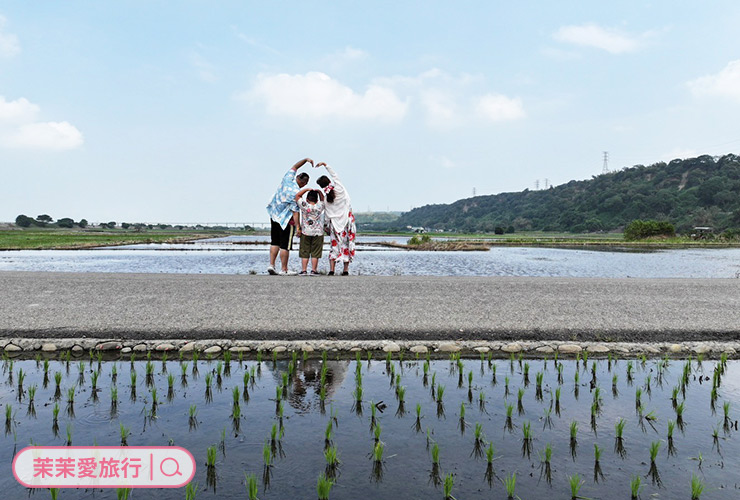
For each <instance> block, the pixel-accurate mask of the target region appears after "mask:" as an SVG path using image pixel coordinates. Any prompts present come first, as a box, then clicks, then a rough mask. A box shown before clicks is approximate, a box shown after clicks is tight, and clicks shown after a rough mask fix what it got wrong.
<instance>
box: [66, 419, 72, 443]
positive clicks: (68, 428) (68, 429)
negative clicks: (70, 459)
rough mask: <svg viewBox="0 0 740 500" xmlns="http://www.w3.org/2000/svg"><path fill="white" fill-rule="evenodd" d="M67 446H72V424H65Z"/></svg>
mask: <svg viewBox="0 0 740 500" xmlns="http://www.w3.org/2000/svg"><path fill="white" fill-rule="evenodd" d="M66 442H67V446H72V424H67V441H66Z"/></svg>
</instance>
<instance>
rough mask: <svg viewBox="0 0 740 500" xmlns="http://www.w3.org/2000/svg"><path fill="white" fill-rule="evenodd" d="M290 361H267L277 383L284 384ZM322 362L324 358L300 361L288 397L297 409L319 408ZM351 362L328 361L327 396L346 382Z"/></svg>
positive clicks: (302, 410) (301, 410) (289, 401)
mask: <svg viewBox="0 0 740 500" xmlns="http://www.w3.org/2000/svg"><path fill="white" fill-rule="evenodd" d="M288 363H289V361H288V360H280V361H276V362H275V363H266V365H268V367H269V368H270V370H271V372H272V377H273V379H274V380H275V384H276V385H280V384H282V382H283V381H282V374H283V373H286V372H287V371H288ZM322 364H323V360H321V359H307V360H305V361H300V362H299V363H298V366H297V367H296V370H295V373H294V374H293V378H292V380H291V388H290V392H289V394H288V398H287V402H288V404H289V405H290V406H292V407H293V408H295V409H296V410H297V411H299V412H310V411H311V410H312V409H314V408H319V405H320V400H319V392H320V391H321V366H322ZM349 364H350V361H349V360H341V361H332V360H329V361H327V366H328V370H327V372H326V384H325V385H324V387H325V389H326V397H327V398H329V397H331V396H332V395H333V394H334V393H335V392H336V390H337V389H338V388H339V387H340V386H341V385H342V383H343V382H344V379H345V377H346V376H347V371H348V370H349Z"/></svg>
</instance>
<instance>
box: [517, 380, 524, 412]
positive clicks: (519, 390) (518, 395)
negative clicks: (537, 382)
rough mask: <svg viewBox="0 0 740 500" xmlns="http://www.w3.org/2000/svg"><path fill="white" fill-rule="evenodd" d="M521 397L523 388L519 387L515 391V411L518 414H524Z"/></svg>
mask: <svg viewBox="0 0 740 500" xmlns="http://www.w3.org/2000/svg"><path fill="white" fill-rule="evenodd" d="M523 397H524V389H523V388H521V387H520V388H519V389H518V390H517V393H516V411H517V413H518V414H519V415H524V405H523V404H522V398H523Z"/></svg>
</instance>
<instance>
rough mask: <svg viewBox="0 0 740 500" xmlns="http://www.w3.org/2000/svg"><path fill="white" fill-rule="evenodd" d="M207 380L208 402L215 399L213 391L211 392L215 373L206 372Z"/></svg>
mask: <svg viewBox="0 0 740 500" xmlns="http://www.w3.org/2000/svg"><path fill="white" fill-rule="evenodd" d="M205 382H206V396H205V397H206V403H210V402H211V401H213V393H212V392H211V384H212V383H213V375H212V374H211V373H206V377H205Z"/></svg>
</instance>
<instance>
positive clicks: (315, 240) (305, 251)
mask: <svg viewBox="0 0 740 500" xmlns="http://www.w3.org/2000/svg"><path fill="white" fill-rule="evenodd" d="M323 249H324V235H323V234H322V235H319V236H306V235H305V234H302V235H301V247H300V249H299V250H298V256H299V257H300V258H301V259H307V258H309V257H313V258H314V259H320V258H321V252H322V250H323Z"/></svg>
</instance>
